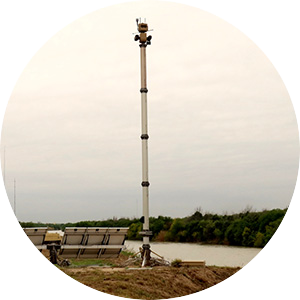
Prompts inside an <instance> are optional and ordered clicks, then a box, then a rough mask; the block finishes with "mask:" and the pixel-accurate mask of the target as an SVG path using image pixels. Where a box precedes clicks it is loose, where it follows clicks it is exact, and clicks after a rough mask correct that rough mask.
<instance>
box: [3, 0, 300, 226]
mask: <svg viewBox="0 0 300 300" xmlns="http://www.w3.org/2000/svg"><path fill="white" fill-rule="evenodd" d="M145 13H146V16H145ZM140 16H142V17H144V16H145V17H147V21H148V23H149V27H150V28H153V29H154V31H153V32H152V33H151V34H152V36H153V39H152V45H151V46H149V47H147V63H148V89H149V93H148V108H149V135H150V139H149V164H150V166H149V169H150V174H149V177H150V183H151V185H150V215H153V216H157V215H170V216H173V217H176V216H180V217H182V216H186V215H188V214H191V213H193V211H194V209H195V208H196V207H202V208H203V210H204V211H211V212H216V213H223V212H225V211H227V212H229V213H231V212H237V211H240V210H242V209H243V208H245V207H246V206H252V207H253V208H254V209H258V210H259V209H263V208H277V207H281V208H284V207H287V206H288V204H289V202H290V200H291V197H292V193H293V190H294V186H295V182H296V176H297V170H298V151H299V149H298V142H299V141H298V131H297V123H296V118H295V113H294V110H293V107H292V103H291V101H290V99H289V95H288V93H287V91H286V88H285V86H284V84H283V82H282V80H281V78H280V77H279V75H278V73H277V72H276V70H275V69H274V67H273V66H272V64H271V63H270V61H269V60H268V58H267V57H266V56H265V55H264V54H263V53H262V52H261V50H260V49H258V48H257V46H256V45H255V44H254V43H253V42H251V41H250V40H249V39H248V38H247V37H246V36H244V35H243V34H242V33H241V32H240V31H239V30H237V29H236V28H234V27H233V26H231V25H229V24H228V23H226V22H224V21H222V20H221V19H219V18H217V17H215V16H213V15H211V14H209V13H206V12H203V11H201V10H199V9H196V8H190V7H187V6H183V5H179V4H171V3H159V2H157V3H156V2H146V3H145V2H143V3H139V4H137V3H134V4H122V5H118V6H113V7H109V8H105V9H101V10H99V11H97V12H95V13H92V14H90V15H87V16H85V17H83V18H81V19H79V20H78V21H76V22H73V23H72V24H70V25H69V26H67V27H66V28H64V29H62V30H61V31H60V32H59V33H57V34H56V35H55V36H54V37H53V38H51V39H50V40H49V41H48V42H47V43H46V44H45V45H44V46H43V47H42V48H41V49H40V50H39V51H38V52H37V54H36V55H35V56H34V57H33V59H32V60H31V61H30V62H29V64H28V66H27V67H26V69H25V70H24V72H23V73H22V75H21V77H20V78H19V80H18V82H17V85H16V87H15V89H14V91H13V94H12V96H11V99H10V101H9V104H8V106H7V110H6V114H5V118H4V123H3V131H2V137H1V150H2V152H1V156H2V157H3V147H4V145H5V149H6V188H7V192H8V195H9V197H10V199H11V200H12V198H13V179H14V178H16V180H17V201H18V202H17V205H18V211H17V215H18V219H20V220H23V221H25V220H27V221H30V220H31V221H52V222H66V221H77V220H86V219H90V220H91V219H106V218H109V217H112V216H117V217H121V216H123V217H132V216H141V202H142V201H141V186H140V182H141V141H140V138H139V136H140V93H139V89H140V81H139V47H138V43H137V42H134V41H133V35H132V33H133V32H135V30H136V26H135V18H136V17H140ZM2 166H3V161H2Z"/></svg>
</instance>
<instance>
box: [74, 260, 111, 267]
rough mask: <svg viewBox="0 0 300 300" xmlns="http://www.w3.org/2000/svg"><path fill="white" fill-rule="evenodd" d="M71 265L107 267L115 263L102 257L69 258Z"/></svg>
mask: <svg viewBox="0 0 300 300" xmlns="http://www.w3.org/2000/svg"><path fill="white" fill-rule="evenodd" d="M69 261H70V263H71V266H72V267H89V266H101V267H104V266H108V267H115V264H114V263H112V262H110V261H108V260H102V259H76V258H73V259H69Z"/></svg>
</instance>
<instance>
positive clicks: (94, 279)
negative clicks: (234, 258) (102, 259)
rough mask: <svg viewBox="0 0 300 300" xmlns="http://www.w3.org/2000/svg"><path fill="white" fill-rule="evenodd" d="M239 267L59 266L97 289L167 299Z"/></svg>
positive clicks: (218, 279)
mask: <svg viewBox="0 0 300 300" xmlns="http://www.w3.org/2000/svg"><path fill="white" fill-rule="evenodd" d="M239 269H240V268H228V267H181V268H175V267H154V268H152V269H147V270H138V269H130V268H119V267H118V268H108V267H84V268H71V267H67V268H61V270H62V271H63V272H65V273H66V274H67V275H69V276H71V277H72V278H74V279H76V280H77V281H79V282H81V283H83V284H85V285H87V286H89V287H91V288H93V289H96V290H98V291H101V292H105V293H108V294H112V295H115V296H120V297H127V298H132V299H167V298H174V297H180V296H184V295H189V294H192V293H196V292H199V291H202V290H204V289H207V288H209V287H211V286H213V285H215V284H218V283H219V282H221V281H223V280H225V279H227V278H228V277H230V276H231V275H233V274H234V273H236V272H237V271H238V270H239Z"/></svg>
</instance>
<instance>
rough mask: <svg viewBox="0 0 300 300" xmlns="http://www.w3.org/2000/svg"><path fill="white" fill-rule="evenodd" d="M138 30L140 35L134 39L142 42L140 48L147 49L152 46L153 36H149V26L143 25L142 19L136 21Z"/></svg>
mask: <svg viewBox="0 0 300 300" xmlns="http://www.w3.org/2000/svg"><path fill="white" fill-rule="evenodd" d="M136 24H137V29H138V32H139V33H140V34H137V35H136V36H135V37H134V40H135V41H140V46H143V47H146V46H147V45H151V39H152V36H151V35H149V36H147V31H148V24H147V23H141V19H136Z"/></svg>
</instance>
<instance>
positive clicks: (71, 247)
mask: <svg viewBox="0 0 300 300" xmlns="http://www.w3.org/2000/svg"><path fill="white" fill-rule="evenodd" d="M127 231H128V228H124V227H122V228H109V227H66V228H65V232H64V236H63V239H62V243H61V250H60V253H59V255H60V256H62V257H64V258H79V257H80V258H99V257H106V258H108V257H111V258H113V257H118V256H119V254H120V252H121V250H122V248H123V245H124V242H125V236H126V234H127Z"/></svg>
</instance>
